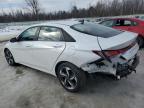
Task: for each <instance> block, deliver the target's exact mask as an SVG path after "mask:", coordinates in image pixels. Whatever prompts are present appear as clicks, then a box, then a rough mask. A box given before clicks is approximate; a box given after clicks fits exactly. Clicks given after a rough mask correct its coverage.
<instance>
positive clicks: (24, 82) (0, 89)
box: [0, 43, 144, 108]
mask: <svg viewBox="0 0 144 108" xmlns="http://www.w3.org/2000/svg"><path fill="white" fill-rule="evenodd" d="M4 44H5V43H0V108H144V50H141V51H140V52H139V55H140V57H141V63H140V65H139V66H138V68H137V74H134V73H133V74H132V75H130V76H129V77H128V78H127V79H126V78H124V79H122V80H120V81H114V80H112V79H110V78H109V77H96V78H94V79H89V80H88V83H87V87H86V88H85V90H83V91H82V92H80V93H75V94H73V93H69V92H67V91H65V90H64V89H63V88H62V87H61V85H60V84H59V82H58V80H57V79H56V78H55V77H53V76H51V75H49V74H46V73H43V72H40V71H37V70H34V69H31V68H28V67H24V66H18V67H10V66H8V64H7V63H6V61H5V59H4V56H3V52H2V47H3V46H4Z"/></svg>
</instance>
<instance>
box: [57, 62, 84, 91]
mask: <svg viewBox="0 0 144 108" xmlns="http://www.w3.org/2000/svg"><path fill="white" fill-rule="evenodd" d="M57 77H58V79H59V81H60V83H61V85H62V86H63V88H65V89H66V90H67V91H69V92H78V91H79V90H81V89H82V88H83V87H84V86H85V84H86V74H85V72H84V71H82V70H81V69H79V68H78V67H76V66H75V65H73V64H71V63H63V64H61V65H60V66H59V67H58V70H57Z"/></svg>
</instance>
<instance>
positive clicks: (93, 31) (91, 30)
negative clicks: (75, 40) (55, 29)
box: [71, 22, 122, 38]
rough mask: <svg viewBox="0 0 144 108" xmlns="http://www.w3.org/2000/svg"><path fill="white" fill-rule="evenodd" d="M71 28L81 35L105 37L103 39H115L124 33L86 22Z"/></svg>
mask: <svg viewBox="0 0 144 108" xmlns="http://www.w3.org/2000/svg"><path fill="white" fill-rule="evenodd" d="M71 28H72V29H74V30H76V31H79V32H81V33H85V34H89V35H93V36H98V37H103V38H108V37H113V36H115V35H118V34H120V33H122V31H119V30H115V29H112V28H109V27H105V26H103V25H100V24H95V23H91V22H85V23H84V24H76V25H73V26H71Z"/></svg>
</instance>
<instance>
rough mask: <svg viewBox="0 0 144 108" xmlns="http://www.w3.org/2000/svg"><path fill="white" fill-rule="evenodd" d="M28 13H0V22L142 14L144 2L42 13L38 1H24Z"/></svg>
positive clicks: (108, 1)
mask: <svg viewBox="0 0 144 108" xmlns="http://www.w3.org/2000/svg"><path fill="white" fill-rule="evenodd" d="M25 2H26V4H27V6H28V10H29V11H28V12H24V11H23V10H22V9H20V10H17V11H11V12H8V13H5V12H1V14H0V22H21V21H38V20H58V19H68V18H84V17H104V16H119V15H131V14H143V13H144V0H99V1H98V2H96V3H95V4H93V5H89V8H87V9H85V8H80V9H79V8H77V6H73V7H72V9H71V11H58V12H50V13H44V12H43V11H42V9H41V8H40V6H39V2H38V0H25Z"/></svg>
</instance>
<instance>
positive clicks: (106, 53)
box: [93, 42, 136, 57]
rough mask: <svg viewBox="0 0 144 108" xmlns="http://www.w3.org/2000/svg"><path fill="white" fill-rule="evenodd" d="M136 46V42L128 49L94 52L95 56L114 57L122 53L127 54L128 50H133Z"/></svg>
mask: <svg viewBox="0 0 144 108" xmlns="http://www.w3.org/2000/svg"><path fill="white" fill-rule="evenodd" d="M135 44H136V42H134V43H132V44H130V45H129V46H128V47H126V48H123V49H117V50H103V51H95V50H94V51H93V52H94V53H95V54H97V55H99V56H101V57H105V56H107V57H113V56H116V55H119V54H121V53H124V52H126V51H127V50H129V49H130V48H132V47H133V46H134V45H135Z"/></svg>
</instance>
